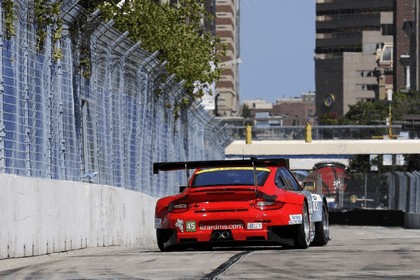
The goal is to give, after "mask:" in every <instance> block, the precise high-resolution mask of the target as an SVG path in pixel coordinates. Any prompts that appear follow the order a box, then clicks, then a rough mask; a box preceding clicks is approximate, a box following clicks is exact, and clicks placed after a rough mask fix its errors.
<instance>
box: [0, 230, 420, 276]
mask: <svg viewBox="0 0 420 280" xmlns="http://www.w3.org/2000/svg"><path fill="white" fill-rule="evenodd" d="M258 278H259V279H261V278H264V279H420V230H407V229H402V228H395V227H394V228H385V227H360V226H332V227H331V240H330V242H329V243H328V245H326V246H324V247H310V248H309V249H307V250H286V249H282V248H281V247H264V248H254V247H247V248H225V249H219V248H216V249H213V250H211V251H185V252H168V253H161V252H159V251H158V250H157V248H156V247H148V248H132V247H130V248H128V247H107V248H91V249H84V250H79V251H73V252H66V253H60V254H51V255H48V256H40V257H31V258H21V259H9V260H2V261H0V279H258Z"/></svg>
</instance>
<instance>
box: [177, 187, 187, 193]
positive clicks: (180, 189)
mask: <svg viewBox="0 0 420 280" xmlns="http://www.w3.org/2000/svg"><path fill="white" fill-rule="evenodd" d="M186 188H187V186H179V192H180V193H182V192H183V191H184V190H185V189H186Z"/></svg>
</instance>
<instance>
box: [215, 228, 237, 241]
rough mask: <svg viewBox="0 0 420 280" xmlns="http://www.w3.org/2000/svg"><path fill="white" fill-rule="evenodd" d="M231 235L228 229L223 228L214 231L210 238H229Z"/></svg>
mask: <svg viewBox="0 0 420 280" xmlns="http://www.w3.org/2000/svg"><path fill="white" fill-rule="evenodd" d="M231 238H232V235H231V233H230V232H229V231H228V230H224V231H220V230H218V231H215V232H213V233H212V235H211V239H213V240H222V239H231Z"/></svg>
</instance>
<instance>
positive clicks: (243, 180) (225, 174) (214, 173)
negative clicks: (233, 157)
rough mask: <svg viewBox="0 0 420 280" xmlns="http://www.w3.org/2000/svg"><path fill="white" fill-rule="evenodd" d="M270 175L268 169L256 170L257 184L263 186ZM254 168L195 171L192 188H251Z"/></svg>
mask: <svg viewBox="0 0 420 280" xmlns="http://www.w3.org/2000/svg"><path fill="white" fill-rule="evenodd" d="M269 174H270V169H268V168H260V167H259V168H256V175H257V182H258V185H259V186H262V185H264V183H265V181H266V180H267V177H268V175H269ZM253 185H254V168H252V167H227V168H209V169H202V170H199V171H197V173H196V174H195V176H194V179H193V182H192V187H206V186H253Z"/></svg>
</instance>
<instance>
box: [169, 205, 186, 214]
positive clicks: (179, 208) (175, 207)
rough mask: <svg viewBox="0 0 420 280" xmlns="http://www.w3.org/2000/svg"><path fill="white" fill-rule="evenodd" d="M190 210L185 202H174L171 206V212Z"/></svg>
mask: <svg viewBox="0 0 420 280" xmlns="http://www.w3.org/2000/svg"><path fill="white" fill-rule="evenodd" d="M185 211H188V205H187V204H185V203H180V204H172V205H171V206H169V212H171V213H182V212H185Z"/></svg>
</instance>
